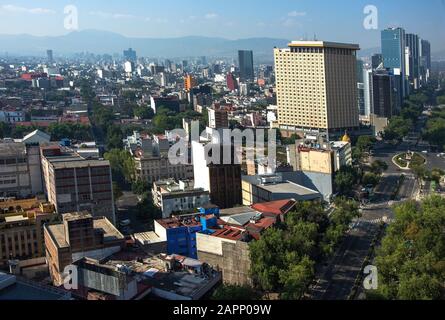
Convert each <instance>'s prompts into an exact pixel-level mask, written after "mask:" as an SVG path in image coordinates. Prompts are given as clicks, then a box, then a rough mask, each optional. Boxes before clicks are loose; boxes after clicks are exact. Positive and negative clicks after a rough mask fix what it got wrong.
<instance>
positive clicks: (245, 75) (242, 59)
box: [238, 50, 255, 81]
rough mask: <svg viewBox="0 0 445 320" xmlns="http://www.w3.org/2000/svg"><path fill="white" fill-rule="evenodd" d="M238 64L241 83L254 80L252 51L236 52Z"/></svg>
mask: <svg viewBox="0 0 445 320" xmlns="http://www.w3.org/2000/svg"><path fill="white" fill-rule="evenodd" d="M238 62H239V70H240V78H241V81H253V80H254V79H255V75H254V71H253V51H248V50H240V51H238Z"/></svg>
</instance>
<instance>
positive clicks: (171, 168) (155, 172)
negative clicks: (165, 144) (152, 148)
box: [134, 149, 193, 185]
mask: <svg viewBox="0 0 445 320" xmlns="http://www.w3.org/2000/svg"><path fill="white" fill-rule="evenodd" d="M134 161H135V169H136V179H140V180H141V181H144V182H147V183H148V184H150V185H151V184H153V183H154V182H156V181H159V180H164V179H170V178H172V179H175V180H190V179H193V166H192V165H187V164H171V162H170V160H169V159H168V156H167V155H159V156H158V155H155V154H153V153H150V152H149V151H148V152H144V151H143V150H142V149H138V150H137V151H136V152H135V156H134Z"/></svg>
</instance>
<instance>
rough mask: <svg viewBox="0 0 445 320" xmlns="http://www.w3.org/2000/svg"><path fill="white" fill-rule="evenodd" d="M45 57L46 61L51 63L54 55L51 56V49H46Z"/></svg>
mask: <svg viewBox="0 0 445 320" xmlns="http://www.w3.org/2000/svg"><path fill="white" fill-rule="evenodd" d="M46 57H47V59H48V63H53V62H54V56H53V51H52V50H46Z"/></svg>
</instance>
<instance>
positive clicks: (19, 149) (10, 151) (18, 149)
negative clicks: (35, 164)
mask: <svg viewBox="0 0 445 320" xmlns="http://www.w3.org/2000/svg"><path fill="white" fill-rule="evenodd" d="M17 155H21V156H24V155H26V146H25V145H24V144H23V143H17V142H1V143H0V158H7V157H15V156H17Z"/></svg>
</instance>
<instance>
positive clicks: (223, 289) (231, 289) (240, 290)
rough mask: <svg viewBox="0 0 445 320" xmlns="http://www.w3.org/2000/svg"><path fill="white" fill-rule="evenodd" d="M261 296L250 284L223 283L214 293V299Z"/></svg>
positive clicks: (225, 299) (252, 298)
mask: <svg viewBox="0 0 445 320" xmlns="http://www.w3.org/2000/svg"><path fill="white" fill-rule="evenodd" d="M259 298H260V296H259V295H258V293H257V292H256V291H255V290H254V289H253V288H252V287H249V286H237V285H221V286H220V287H218V289H216V290H215V292H214V293H213V295H212V300H218V301H230V300H238V301H240V300H244V301H249V300H258V299H259Z"/></svg>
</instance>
